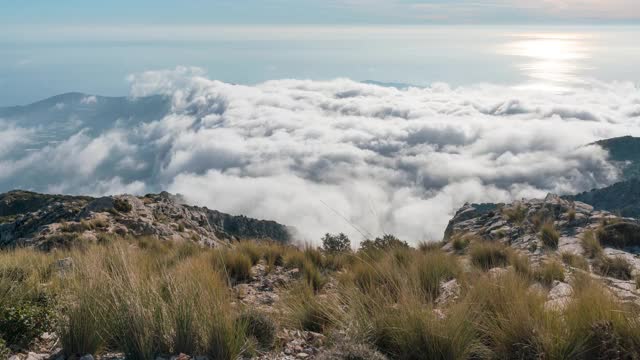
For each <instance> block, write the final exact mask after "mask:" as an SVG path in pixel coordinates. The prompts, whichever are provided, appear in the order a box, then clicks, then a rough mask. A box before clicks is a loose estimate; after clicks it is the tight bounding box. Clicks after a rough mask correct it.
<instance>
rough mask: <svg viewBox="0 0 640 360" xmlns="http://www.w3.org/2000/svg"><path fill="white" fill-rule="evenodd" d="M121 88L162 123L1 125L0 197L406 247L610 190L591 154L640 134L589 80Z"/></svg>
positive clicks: (623, 104) (621, 94)
mask: <svg viewBox="0 0 640 360" xmlns="http://www.w3.org/2000/svg"><path fill="white" fill-rule="evenodd" d="M129 80H130V82H131V93H130V96H131V97H132V98H141V97H145V96H149V95H158V94H160V95H165V96H167V99H168V101H170V102H171V110H170V111H169V112H168V113H167V114H166V116H164V117H162V118H158V119H156V120H154V121H146V122H138V123H131V122H126V121H122V119H113V123H112V125H110V126H108V127H107V128H106V130H101V131H100V132H99V133H97V134H96V133H95V132H92V131H91V130H90V129H87V128H83V127H82V126H79V127H77V130H75V131H73V132H72V133H71V134H70V135H68V136H66V135H65V136H64V137H63V138H61V139H58V140H56V141H51V142H48V143H47V144H46V145H45V146H39V147H38V146H34V145H33V144H35V143H38V141H40V140H39V137H40V136H42V132H43V126H44V125H42V126H40V125H38V126H31V127H24V126H21V123H20V121H16V120H7V119H5V120H0V190H2V191H6V190H10V189H12V188H25V187H26V188H28V189H32V190H37V191H44V192H60V193H83V194H95V195H99V194H112V193H122V192H127V193H136V194H144V193H146V192H152V191H153V192H156V191H160V190H167V191H170V192H173V193H180V194H183V195H184V196H185V197H186V199H187V200H188V202H190V203H193V204H197V205H206V206H208V207H209V208H214V209H218V210H221V211H224V212H229V213H234V214H244V215H247V216H251V217H256V218H265V219H273V220H276V221H279V222H281V223H284V224H287V225H291V226H295V227H296V228H297V229H298V231H299V232H300V236H301V237H302V238H303V240H311V241H314V240H315V241H317V240H318V239H319V238H320V236H321V235H322V234H323V233H325V232H345V233H347V234H349V235H351V237H352V239H353V240H354V241H355V242H357V241H359V240H361V239H362V237H363V236H362V235H361V234H360V233H365V234H367V235H368V234H372V235H379V234H382V233H393V234H396V235H397V236H399V237H401V238H404V239H406V240H408V241H410V242H414V243H415V242H417V241H421V240H436V239H440V238H441V237H442V234H443V231H444V228H445V227H446V225H447V222H448V220H449V219H450V218H451V216H452V215H453V214H454V213H455V211H456V210H457V209H458V208H459V207H460V206H461V205H463V204H464V203H465V202H506V201H510V200H513V199H517V198H522V197H543V196H545V195H546V194H547V193H549V192H553V193H560V194H566V193H576V192H580V191H584V190H589V189H592V188H595V187H600V186H605V185H608V184H611V183H614V182H615V181H616V180H617V179H618V177H619V173H618V170H617V169H616V168H615V167H614V166H612V165H611V164H610V163H609V162H608V161H607V153H606V152H605V151H603V150H602V149H601V148H599V147H597V146H584V145H585V144H588V143H591V142H593V141H596V140H599V139H603V138H609V137H614V136H621V135H640V89H639V88H638V87H637V86H636V85H634V84H631V83H598V82H595V81H593V82H590V83H588V84H586V85H585V86H583V87H581V88H577V89H574V90H571V91H565V92H563V93H554V92H540V91H534V90H526V89H518V88H514V87H511V86H504V85H489V84H479V85H474V86H464V87H457V88H452V87H450V86H448V85H446V84H433V85H432V86H430V87H427V88H413V87H409V88H407V89H397V88H392V87H383V86H377V85H370V84H364V83H360V82H356V81H352V80H348V79H336V80H332V81H311V80H274V81H268V82H265V83H261V84H258V85H254V86H245V85H234V84H229V83H224V82H220V81H216V80H212V79H209V78H208V77H207V76H206V74H204V72H202V71H201V70H199V69H196V68H185V67H179V68H177V69H174V70H165V71H150V72H145V73H141V74H136V75H132V76H130V78H129ZM99 101H100V98H97V99H96V98H91V99H90V101H89V100H87V101H85V102H84V104H83V106H96V105H99ZM51 111H55V109H52V110H51ZM78 121H79V122H80V124H82V117H79V118H74V119H73V122H74V123H75V124H76V125H77V123H78ZM49 125H51V124H49ZM102 127H103V128H104V124H102ZM47 131H49V130H47Z"/></svg>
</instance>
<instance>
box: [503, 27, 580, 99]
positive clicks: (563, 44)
mask: <svg viewBox="0 0 640 360" xmlns="http://www.w3.org/2000/svg"><path fill="white" fill-rule="evenodd" d="M519 37H520V38H521V39H518V40H516V41H512V42H510V43H508V44H506V45H505V46H503V47H502V49H501V52H503V53H505V54H508V55H512V56H517V57H521V58H523V60H524V61H523V62H519V63H518V64H517V66H518V68H519V69H520V71H522V72H523V73H524V75H525V76H526V77H528V78H529V81H527V83H525V84H523V85H521V86H519V87H521V88H529V89H539V90H547V91H564V90H567V89H569V88H571V87H573V86H576V85H580V84H581V83H584V79H583V78H582V76H581V73H583V72H584V71H585V70H588V69H589V68H588V67H587V66H586V65H585V63H586V61H587V60H588V59H589V58H590V56H591V55H590V53H591V49H590V48H589V45H588V40H589V39H588V38H587V37H586V36H581V35H579V34H525V35H519Z"/></svg>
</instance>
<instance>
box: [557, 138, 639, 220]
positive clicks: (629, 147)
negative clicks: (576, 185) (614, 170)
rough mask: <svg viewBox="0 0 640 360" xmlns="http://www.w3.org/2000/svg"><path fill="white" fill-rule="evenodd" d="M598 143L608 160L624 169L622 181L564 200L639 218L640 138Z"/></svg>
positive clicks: (614, 139)
mask: <svg viewBox="0 0 640 360" xmlns="http://www.w3.org/2000/svg"><path fill="white" fill-rule="evenodd" d="M595 144H596V145H600V146H601V147H602V148H604V149H605V150H607V151H608V152H609V159H610V160H611V161H612V162H613V163H614V164H616V165H618V166H619V167H620V169H621V170H622V178H623V181H621V182H619V183H617V184H614V185H611V186H607V187H605V188H601V189H593V190H591V191H587V192H583V193H581V194H577V195H573V196H564V197H563V198H565V199H568V200H574V201H580V202H583V203H586V204H589V205H591V206H593V207H594V208H595V209H596V210H606V211H610V212H612V213H616V214H619V215H620V216H624V217H634V218H640V138H636V137H632V136H624V137H618V138H612V139H606V140H601V141H598V142H596V143H595Z"/></svg>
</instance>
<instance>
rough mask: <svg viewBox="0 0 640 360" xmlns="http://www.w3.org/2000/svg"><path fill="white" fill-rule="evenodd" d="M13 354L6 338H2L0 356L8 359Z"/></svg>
mask: <svg viewBox="0 0 640 360" xmlns="http://www.w3.org/2000/svg"><path fill="white" fill-rule="evenodd" d="M9 356H11V350H10V349H9V348H8V347H7V343H6V342H5V341H4V339H2V338H0V358H2V359H8V358H9Z"/></svg>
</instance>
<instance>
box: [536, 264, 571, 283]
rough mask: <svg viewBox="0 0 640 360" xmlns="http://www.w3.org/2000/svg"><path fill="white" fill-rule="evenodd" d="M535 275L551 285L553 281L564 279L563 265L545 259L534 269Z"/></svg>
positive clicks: (542, 281)
mask: <svg viewBox="0 0 640 360" xmlns="http://www.w3.org/2000/svg"><path fill="white" fill-rule="evenodd" d="M535 277H536V279H537V280H538V281H540V282H541V283H543V284H545V285H551V284H553V282H554V281H556V280H557V281H564V267H563V266H562V264H560V263H559V262H557V261H555V260H551V261H547V262H546V263H544V264H543V265H542V266H541V267H539V268H538V269H536V271H535Z"/></svg>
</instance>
